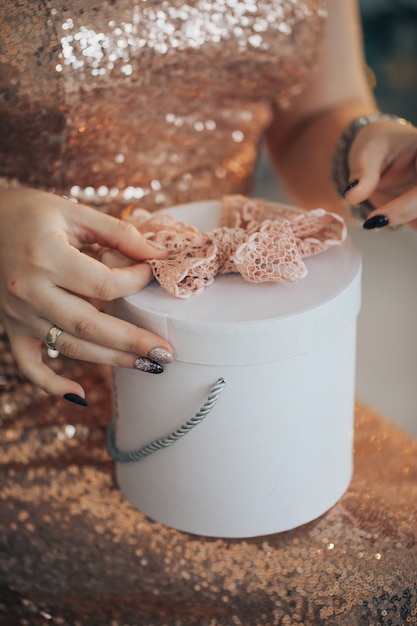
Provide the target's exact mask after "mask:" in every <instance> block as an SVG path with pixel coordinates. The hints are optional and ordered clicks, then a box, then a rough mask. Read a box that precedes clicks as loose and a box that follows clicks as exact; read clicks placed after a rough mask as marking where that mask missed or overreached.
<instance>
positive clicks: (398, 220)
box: [363, 187, 417, 230]
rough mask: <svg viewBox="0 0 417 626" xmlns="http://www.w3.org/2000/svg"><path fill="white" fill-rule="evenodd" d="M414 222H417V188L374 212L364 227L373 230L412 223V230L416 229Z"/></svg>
mask: <svg viewBox="0 0 417 626" xmlns="http://www.w3.org/2000/svg"><path fill="white" fill-rule="evenodd" d="M414 220H417V187H413V188H412V189H410V190H409V191H407V192H405V193H403V194H402V195H401V196H398V197H397V198H395V199H394V200H391V201H390V202H387V203H386V204H385V205H383V206H381V207H379V208H378V209H375V211H372V213H370V214H369V216H368V219H367V220H366V222H365V223H364V225H363V226H364V228H365V229H366V230H372V229H374V228H383V227H384V226H399V225H401V224H407V223H410V225H411V227H412V228H416V222H414Z"/></svg>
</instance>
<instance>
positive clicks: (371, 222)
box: [363, 215, 389, 230]
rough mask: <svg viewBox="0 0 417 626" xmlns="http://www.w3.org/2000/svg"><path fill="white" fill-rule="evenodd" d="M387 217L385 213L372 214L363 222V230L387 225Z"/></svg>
mask: <svg viewBox="0 0 417 626" xmlns="http://www.w3.org/2000/svg"><path fill="white" fill-rule="evenodd" d="M388 224H389V219H388V218H387V217H386V216H385V215H374V216H373V217H370V218H369V219H368V220H366V222H364V223H363V228H365V230H372V229H374V228H384V226H388Z"/></svg>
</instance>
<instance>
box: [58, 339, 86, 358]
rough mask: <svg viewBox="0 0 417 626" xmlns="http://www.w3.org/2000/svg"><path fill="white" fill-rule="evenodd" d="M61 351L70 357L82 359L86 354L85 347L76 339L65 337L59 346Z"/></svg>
mask: <svg viewBox="0 0 417 626" xmlns="http://www.w3.org/2000/svg"><path fill="white" fill-rule="evenodd" d="M59 351H60V352H61V353H62V354H65V356H67V357H69V358H70V359H76V360H81V359H82V358H83V356H84V352H85V350H84V348H83V346H82V345H80V344H79V343H77V342H76V341H74V340H70V339H64V340H63V341H62V343H61V345H60V346H59Z"/></svg>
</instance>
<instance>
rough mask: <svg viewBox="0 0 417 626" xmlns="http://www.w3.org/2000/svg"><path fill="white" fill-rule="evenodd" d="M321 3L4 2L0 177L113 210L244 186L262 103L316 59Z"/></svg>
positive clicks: (296, 88)
mask: <svg viewBox="0 0 417 626" xmlns="http://www.w3.org/2000/svg"><path fill="white" fill-rule="evenodd" d="M322 5H323V2H322V0H302V1H301V0H300V1H298V2H295V1H293V0H275V1H273V0H261V1H260V2H255V1H254V0H241V1H239V2H235V1H228V0H215V1H214V2H208V1H207V0H196V1H195V2H189V3H183V2H182V1H181V0H170V1H169V2H168V1H167V0H142V1H141V2H128V1H126V0H118V2H117V3H115V2H111V1H108V0H107V1H104V2H98V3H94V2H87V3H86V2H84V1H82V0H72V1H71V3H70V5H68V3H65V2H63V1H54V2H48V1H45V2H38V3H36V10H34V6H35V5H34V3H33V2H30V1H28V0H26V1H25V2H19V3H15V2H12V1H11V0H7V1H6V2H4V3H2V4H1V6H0V22H2V31H3V37H2V41H1V43H0V46H1V47H0V55H1V56H0V63H1V65H0V91H1V93H2V94H3V97H2V99H1V104H0V107H1V108H0V113H1V114H0V118H1V120H2V121H1V124H2V125H3V126H2V128H1V129H0V136H1V141H0V163H1V165H0V175H3V176H7V177H17V178H18V179H19V180H20V181H21V182H23V183H24V184H29V185H32V186H37V187H43V188H48V189H54V190H56V191H57V192H58V193H63V194H66V195H72V196H75V197H76V198H79V199H80V200H83V201H85V202H88V203H89V204H92V203H95V204H99V205H109V203H110V204H111V206H112V207H113V208H117V207H118V206H120V205H123V204H126V203H131V202H136V203H140V204H142V205H144V206H145V207H146V208H148V209H150V210H152V209H154V208H158V207H160V206H165V205H170V204H173V203H178V202H183V201H189V200H197V199H205V198H213V197H220V196H221V195H223V194H224V193H228V192H232V191H233V192H234V191H247V186H248V180H249V178H250V175H251V172H252V170H253V167H254V163H255V161H256V155H257V149H258V144H259V140H260V137H261V135H262V132H263V131H264V129H265V127H266V126H267V124H268V122H269V120H270V104H271V102H272V101H273V100H278V101H279V102H280V103H281V104H282V106H286V104H287V103H288V101H289V100H290V99H291V97H292V96H293V95H295V94H298V93H299V92H300V90H301V89H302V87H303V85H304V84H305V83H306V81H307V79H308V78H309V76H310V74H311V73H312V72H313V70H314V66H315V65H316V63H317V59H318V54H319V47H320V41H321V35H322V31H323V23H324V15H325V12H324V10H323V6H322ZM69 6H70V8H69Z"/></svg>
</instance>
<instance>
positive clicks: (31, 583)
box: [0, 0, 417, 626]
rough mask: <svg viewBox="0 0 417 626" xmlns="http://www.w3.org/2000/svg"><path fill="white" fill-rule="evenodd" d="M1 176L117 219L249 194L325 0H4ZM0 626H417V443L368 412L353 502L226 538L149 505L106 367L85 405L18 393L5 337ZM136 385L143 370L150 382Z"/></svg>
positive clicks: (296, 86) (318, 27)
mask: <svg viewBox="0 0 417 626" xmlns="http://www.w3.org/2000/svg"><path fill="white" fill-rule="evenodd" d="M0 24H1V31H0V32H1V37H0V92H1V99H0V112H1V114H0V125H1V126H0V176H1V177H2V178H1V184H2V185H3V186H9V185H17V184H24V185H31V186H34V187H39V188H44V189H50V190H53V191H56V192H57V193H60V194H64V195H66V196H69V197H72V198H74V199H78V200H81V201H84V202H87V203H89V204H93V205H96V206H97V207H99V208H100V209H101V210H105V211H109V212H112V213H115V214H117V213H118V211H119V210H120V208H121V207H123V206H126V205H130V204H140V205H141V206H144V207H145V208H148V209H151V210H152V209H155V208H158V207H161V206H169V205H171V204H175V203H179V202H186V201H190V200H198V199H208V198H218V197H220V196H221V195H223V194H225V193H230V192H243V193H246V192H247V191H248V190H249V188H250V179H251V174H252V171H253V167H254V164H255V162H256V157H257V152H258V146H259V142H260V140H261V137H262V133H263V131H264V130H265V128H266V126H267V124H268V123H269V121H270V119H271V103H272V101H274V100H275V101H277V102H278V103H279V105H280V106H283V107H285V106H288V105H289V104H290V101H291V97H292V96H294V95H296V94H298V93H299V92H300V91H301V90H302V88H303V86H304V85H305V84H306V82H307V81H308V78H309V76H310V75H311V73H312V72H313V71H314V66H315V64H316V62H317V59H318V55H319V49H320V42H321V39H322V33H323V28H324V24H325V12H324V10H323V2H321V0H276V1H275V2H273V1H272V0H260V1H259V2H255V1H254V0H241V1H239V2H237V1H232V0H230V1H229V0H214V1H213V2H208V1H206V0H197V1H195V2H189V3H183V2H180V1H178V0H169V1H168V0H167V1H161V0H143V1H141V2H128V1H127V0H102V1H101V2H97V3H95V2H85V1H84V2H80V1H79V0H72V1H71V2H70V3H65V2H64V1H63V0H56V1H51V0H41V1H39V2H38V1H37V2H33V0H19V2H14V1H12V0H5V1H4V2H2V3H1V5H0ZM0 363H1V373H0V417H1V429H2V431H1V432H2V435H1V441H2V444H1V445H2V453H1V457H0V463H1V474H0V481H1V483H0V484H1V491H0V500H1V506H0V624H5V625H7V626H14V625H15V624H16V625H17V624H22V625H23V624H25V625H29V626H32V625H35V624H46V623H50V624H61V625H64V626H75V625H80V626H96V625H97V626H98V625H104V624H106V625H109V626H110V625H111V626H119V625H120V626H121V625H129V626H135V625H146V626H185V625H189V624H198V625H200V626H234V625H240V624H241V625H245V626H252V625H254V626H255V625H258V624H259V625H264V626H266V625H268V626H269V625H270V626H272V625H274V624H277V625H281V624H282V625H284V626H293V625H296V624H299V625H303V626H318V625H320V624H326V625H329V626H331V625H332V624H335V625H343V626H345V625H346V626H348V625H349V626H352V625H364V626H365V625H366V626H368V625H370V624H386V625H389V624H392V625H399V624H408V623H417V585H416V575H415V573H416V572H417V546H416V539H417V528H416V522H417V460H416V459H417V443H416V442H415V441H412V440H410V439H409V438H408V437H407V436H406V435H405V434H403V433H402V432H400V431H398V430H397V429H396V428H395V427H393V426H392V425H391V424H390V423H389V422H388V421H385V420H384V419H383V418H381V417H380V416H379V415H377V414H375V413H374V412H372V411H371V410H369V409H368V408H365V407H362V406H360V405H358V407H357V412H356V440H355V474H354V477H353V480H352V483H351V486H350V488H349V490H348V492H347V493H346V495H345V496H344V497H343V498H342V499H341V501H340V502H339V503H338V504H337V505H336V506H334V507H333V508H332V509H331V511H329V512H328V513H327V514H326V515H324V516H322V517H321V518H320V519H318V520H316V521H314V522H311V523H310V524H307V525H305V526H303V527H301V528H298V529H296V530H294V531H290V532H287V533H282V534H277V535H272V536H268V537H262V538H258V539H247V540H218V539H216V540H213V539H207V538H203V537H196V536H191V535H186V534H184V533H181V532H178V531H175V530H172V529H169V528H166V527H164V526H162V525H160V524H158V523H156V522H153V521H151V520H149V519H147V518H146V517H145V516H143V515H142V514H141V513H139V512H138V511H135V510H134V509H133V508H132V507H131V506H130V504H129V503H128V502H126V500H125V499H124V498H123V496H122V495H121V493H120V491H119V490H118V489H117V487H116V485H115V483H114V479H113V464H112V462H111V461H110V459H109V457H108V455H107V452H106V448H105V442H104V433H105V427H106V424H107V423H108V421H109V419H110V417H111V404H110V399H109V391H108V387H107V385H106V383H105V380H104V377H103V375H102V372H101V371H100V370H99V369H98V368H97V367H95V366H91V365H88V364H82V363H75V362H71V361H69V360H67V359H65V358H63V357H60V358H59V359H57V360H56V361H54V363H53V366H54V367H55V368H56V369H57V370H60V371H65V372H66V373H67V374H68V375H69V376H70V377H74V378H78V379H79V380H82V381H83V384H84V385H85V386H86V387H87V389H88V399H89V405H90V406H89V408H88V409H87V410H84V409H81V408H77V407H74V406H72V405H69V403H66V402H65V401H63V400H62V401H61V400H59V399H58V400H57V399H56V398H55V399H52V398H49V397H46V396H45V395H44V394H43V393H42V392H41V391H40V390H38V389H36V388H35V387H33V385H31V384H30V383H28V382H27V381H25V380H23V379H22V378H21V377H20V376H19V373H18V372H17V370H16V367H15V365H14V363H13V359H12V357H11V355H10V352H9V349H8V345H7V340H6V338H5V337H4V335H2V337H1V342H0ZM138 375H146V374H140V373H138Z"/></svg>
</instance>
